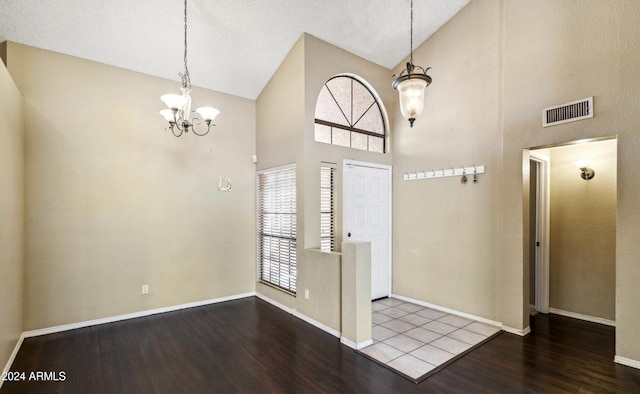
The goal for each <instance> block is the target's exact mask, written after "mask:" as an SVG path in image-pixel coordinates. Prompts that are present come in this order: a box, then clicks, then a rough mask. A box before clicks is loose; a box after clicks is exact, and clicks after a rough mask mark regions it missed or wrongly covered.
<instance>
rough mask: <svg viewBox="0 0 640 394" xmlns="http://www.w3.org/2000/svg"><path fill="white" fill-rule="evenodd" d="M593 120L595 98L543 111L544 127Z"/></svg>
mask: <svg viewBox="0 0 640 394" xmlns="http://www.w3.org/2000/svg"><path fill="white" fill-rule="evenodd" d="M587 118H593V97H587V98H584V99H581V100H578V101H573V102H570V103H566V104H562V105H558V106H555V107H549V108H545V109H543V110H542V127H549V126H555V125H557V124H561V123H567V122H575V121H576V120H582V119H587Z"/></svg>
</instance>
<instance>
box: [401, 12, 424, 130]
mask: <svg viewBox="0 0 640 394" xmlns="http://www.w3.org/2000/svg"><path fill="white" fill-rule="evenodd" d="M410 50H411V52H410V53H411V56H410V57H409V62H408V63H407V68H406V69H404V70H402V71H401V72H400V75H399V76H398V75H397V74H394V75H393V76H394V77H397V78H396V79H395V80H394V81H393V88H394V89H396V90H397V91H398V96H399V98H400V112H402V116H404V117H405V118H406V119H407V120H409V124H410V125H411V127H413V122H415V120H416V118H418V117H419V116H420V115H422V110H423V109H424V91H425V89H426V88H427V86H429V85H431V77H430V76H428V75H427V71H429V69H430V68H431V67H428V68H426V69H425V68H423V67H420V66H416V65H414V64H413V0H411V34H410Z"/></svg>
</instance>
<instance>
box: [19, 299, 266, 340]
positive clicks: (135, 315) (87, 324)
mask: <svg viewBox="0 0 640 394" xmlns="http://www.w3.org/2000/svg"><path fill="white" fill-rule="evenodd" d="M254 295H255V293H253V292H252V293H244V294H236V295H232V296H227V297H221V298H215V299H210V300H204V301H196V302H190V303H186V304H179V305H173V306H167V307H164V308H156V309H149V310H146V311H140V312H134V313H127V314H124V315H117V316H111V317H105V318H102V319H94V320H87V321H83V322H78V323H71V324H64V325H61V326H54V327H47V328H41V329H38V330H32V331H25V332H24V333H23V334H22V335H23V336H24V337H25V338H31V337H37V336H40V335H46V334H53V333H56V332H62V331H69V330H75V329H77V328H84V327H90V326H96V325H99V324H106V323H113V322H117V321H122V320H129V319H135V318H138V317H144V316H151V315H157V314H159V313H166V312H173V311H179V310H182V309H188V308H195V307H198V306H204V305H210V304H217V303H219V302H225V301H232V300H238V299H241V298H246V297H251V296H254Z"/></svg>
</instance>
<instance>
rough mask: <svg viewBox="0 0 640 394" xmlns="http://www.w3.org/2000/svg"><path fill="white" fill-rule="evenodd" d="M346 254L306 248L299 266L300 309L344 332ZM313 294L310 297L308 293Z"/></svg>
mask: <svg viewBox="0 0 640 394" xmlns="http://www.w3.org/2000/svg"><path fill="white" fill-rule="evenodd" d="M341 262H342V254H341V253H336V252H323V251H321V250H319V249H305V250H304V251H303V253H302V256H300V259H299V263H298V280H297V283H296V284H297V286H298V296H297V297H296V304H295V307H296V310H297V311H298V312H300V313H302V314H303V315H305V316H308V317H310V318H312V319H313V320H316V321H318V322H321V323H322V324H324V325H326V326H328V327H330V328H332V329H334V330H335V331H337V332H341V318H340V313H341V311H342V307H341V300H342V298H341V292H340V283H341V281H340V278H341V275H342V274H341ZM306 290H308V291H309V298H306V297H305V291H306Z"/></svg>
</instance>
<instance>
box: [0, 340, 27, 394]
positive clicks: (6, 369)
mask: <svg viewBox="0 0 640 394" xmlns="http://www.w3.org/2000/svg"><path fill="white" fill-rule="evenodd" d="M24 338H25V336H24V333H22V334H21V335H20V338H18V342H17V343H16V346H15V347H14V348H13V352H11V356H9V360H7V364H6V365H5V366H4V369H3V370H2V372H3V376H4V373H5V372H9V371H11V366H12V365H13V361H14V360H15V359H16V356H17V355H18V351H19V350H20V346H22V341H24ZM3 382H4V379H0V388H2V383H3Z"/></svg>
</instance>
